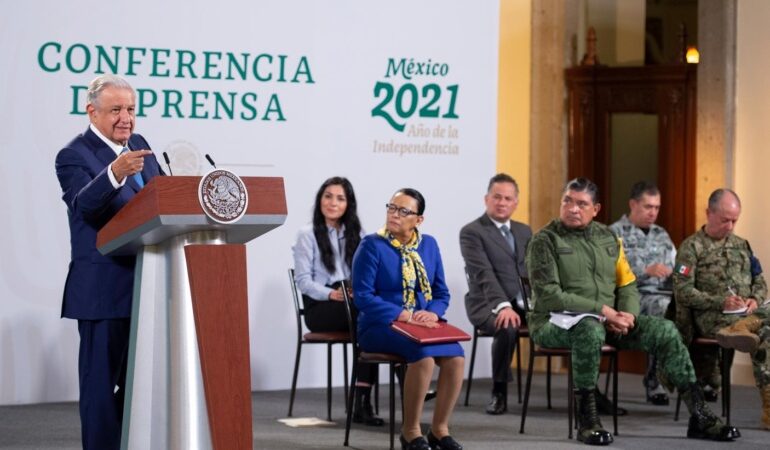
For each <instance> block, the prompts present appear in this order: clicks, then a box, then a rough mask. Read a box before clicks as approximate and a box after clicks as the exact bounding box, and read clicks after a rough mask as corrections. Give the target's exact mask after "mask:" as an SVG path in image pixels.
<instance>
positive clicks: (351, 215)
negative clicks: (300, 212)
mask: <svg viewBox="0 0 770 450" xmlns="http://www.w3.org/2000/svg"><path fill="white" fill-rule="evenodd" d="M329 186H342V190H343V191H345V198H346V199H347V207H346V208H345V213H344V214H343V215H342V217H340V225H344V226H345V264H347V265H348V267H351V266H352V265H353V254H354V253H355V252H356V249H357V248H358V244H359V243H360V242H361V221H359V220H358V211H357V206H356V194H355V192H353V185H352V184H350V181H348V179H347V178H344V177H331V178H329V179H328V180H326V181H324V182H323V184H322V185H321V187H320V188H319V189H318V193H317V194H316V196H315V208H313V235H315V240H316V242H317V243H318V249H319V250H320V251H321V262H322V263H323V265H324V267H326V270H328V271H329V272H330V273H334V269H335V267H334V252H333V251H332V243H331V241H329V229H328V228H327V227H326V218H325V217H324V215H323V213H322V212H321V199H322V198H323V195H324V191H325V190H326V188H327V187H329Z"/></svg>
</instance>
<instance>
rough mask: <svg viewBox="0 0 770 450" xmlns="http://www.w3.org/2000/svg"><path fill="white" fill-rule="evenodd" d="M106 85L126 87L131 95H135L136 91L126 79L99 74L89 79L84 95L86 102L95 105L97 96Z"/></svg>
mask: <svg viewBox="0 0 770 450" xmlns="http://www.w3.org/2000/svg"><path fill="white" fill-rule="evenodd" d="M108 87H115V88H120V89H128V90H130V91H131V94H133V96H134V97H136V92H134V88H133V87H131V85H130V84H129V83H128V81H126V80H125V79H123V78H121V77H119V76H117V75H110V74H107V75H100V76H98V77H96V78H94V79H93V80H91V82H90V83H88V93H87V96H86V104H91V105H94V106H96V105H97V104H98V103H99V96H101V94H102V92H103V91H104V90H105V89H106V88H108Z"/></svg>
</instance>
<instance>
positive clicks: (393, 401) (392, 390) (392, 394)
mask: <svg viewBox="0 0 770 450" xmlns="http://www.w3.org/2000/svg"><path fill="white" fill-rule="evenodd" d="M389 366H390V367H389V369H390V371H389V372H390V399H389V400H390V414H389V417H390V450H393V448H394V443H395V439H394V436H395V435H396V392H395V386H394V385H395V384H396V365H395V364H394V363H390V364H389Z"/></svg>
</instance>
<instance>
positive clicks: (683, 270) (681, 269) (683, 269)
mask: <svg viewBox="0 0 770 450" xmlns="http://www.w3.org/2000/svg"><path fill="white" fill-rule="evenodd" d="M674 272H676V273H678V274H679V275H684V276H686V277H689V276H690V268H689V267H688V266H685V265H684V264H677V265H676V267H674Z"/></svg>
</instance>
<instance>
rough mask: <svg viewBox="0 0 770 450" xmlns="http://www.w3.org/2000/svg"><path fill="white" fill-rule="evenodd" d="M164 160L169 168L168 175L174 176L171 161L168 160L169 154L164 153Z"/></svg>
mask: <svg viewBox="0 0 770 450" xmlns="http://www.w3.org/2000/svg"><path fill="white" fill-rule="evenodd" d="M163 159H165V160H166V165H167V166H168V174H169V175H171V176H173V175H174V172H172V171H171V160H170V159H169V158H168V153H166V152H163Z"/></svg>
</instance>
